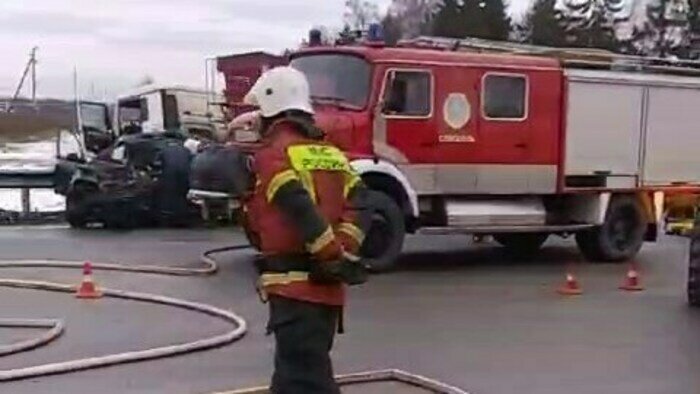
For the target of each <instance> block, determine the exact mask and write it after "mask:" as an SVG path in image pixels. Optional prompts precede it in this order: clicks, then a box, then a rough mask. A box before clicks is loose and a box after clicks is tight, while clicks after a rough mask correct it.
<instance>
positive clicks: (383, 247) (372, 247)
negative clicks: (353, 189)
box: [361, 191, 406, 272]
mask: <svg viewBox="0 0 700 394" xmlns="http://www.w3.org/2000/svg"><path fill="white" fill-rule="evenodd" d="M369 193H370V196H369V198H370V201H371V202H372V206H373V208H374V213H373V215H372V226H371V227H370V230H369V231H368V233H367V236H366V237H365V242H364V244H363V245H362V251H361V253H362V256H363V257H364V258H365V263H366V264H367V266H368V267H369V268H370V270H372V271H374V272H382V271H388V270H390V269H392V268H394V266H395V264H396V260H397V259H398V257H399V254H401V249H402V248H403V240H404V237H405V236H406V224H405V220H404V216H403V212H401V208H399V206H398V205H397V204H396V202H395V201H394V200H393V199H391V197H389V196H387V195H386V194H384V193H382V192H377V191H370V192H369Z"/></svg>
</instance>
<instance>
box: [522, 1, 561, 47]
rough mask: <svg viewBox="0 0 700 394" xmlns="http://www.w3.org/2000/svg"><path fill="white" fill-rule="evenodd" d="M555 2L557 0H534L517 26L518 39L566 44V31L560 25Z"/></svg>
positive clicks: (538, 42) (528, 41)
mask: <svg viewBox="0 0 700 394" xmlns="http://www.w3.org/2000/svg"><path fill="white" fill-rule="evenodd" d="M556 4H557V0H535V2H534V4H533V5H532V7H531V8H530V11H529V12H528V13H527V14H526V15H525V18H524V20H523V22H522V24H521V25H520V26H519V29H520V30H521V40H520V41H523V42H526V43H528V44H534V45H545V46H553V47H561V46H565V45H566V32H565V30H564V28H563V27H562V23H561V19H562V16H561V13H560V11H559V10H557V9H556Z"/></svg>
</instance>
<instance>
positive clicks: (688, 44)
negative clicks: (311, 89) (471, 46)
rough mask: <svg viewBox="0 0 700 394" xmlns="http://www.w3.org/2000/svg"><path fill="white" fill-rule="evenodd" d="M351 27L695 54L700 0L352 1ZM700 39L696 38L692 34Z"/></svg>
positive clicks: (397, 36) (405, 35)
mask: <svg viewBox="0 0 700 394" xmlns="http://www.w3.org/2000/svg"><path fill="white" fill-rule="evenodd" d="M345 20H346V31H349V29H359V28H362V27H365V26H366V25H367V24H368V23H371V22H375V21H376V22H381V23H382V25H383V26H384V32H385V36H386V40H387V42H388V43H389V44H395V43H396V42H398V41H399V40H401V39H410V38H414V37H417V36H420V35H433V36H441V37H448V38H465V37H476V38H484V39H491V40H503V41H514V42H521V43H527V44H534V45H545V46H553V47H585V48H599V49H605V50H609V51H613V52H618V53H626V54H633V55H642V56H655V57H676V58H697V57H698V55H700V47H699V46H700V0H532V2H531V5H530V8H529V10H528V11H527V12H526V13H525V15H522V16H520V17H518V18H513V17H512V16H511V15H510V14H509V13H508V7H507V0H392V3H391V5H390V7H389V9H388V11H387V12H386V14H384V15H381V14H380V12H379V9H378V7H377V6H376V4H375V3H374V2H373V1H370V0H346V15H345ZM695 37H697V39H696V40H694V39H693V38H695Z"/></svg>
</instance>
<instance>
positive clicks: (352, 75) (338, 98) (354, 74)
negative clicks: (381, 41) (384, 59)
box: [291, 54, 370, 109]
mask: <svg viewBox="0 0 700 394" xmlns="http://www.w3.org/2000/svg"><path fill="white" fill-rule="evenodd" d="M291 66H292V67H294V68H296V69H297V70H299V71H301V72H303V73H304V74H306V77H307V78H308V79H309V84H310V85H311V96H312V98H314V99H316V100H318V101H332V102H335V103H337V104H339V105H345V106H348V107H352V108H355V109H362V108H364V106H365V105H366V104H367V96H368V95H369V89H370V66H369V64H368V63H367V62H366V61H365V60H363V59H361V58H359V57H356V56H350V55H338V54H333V55H308V56H302V57H298V58H296V59H294V60H292V62H291Z"/></svg>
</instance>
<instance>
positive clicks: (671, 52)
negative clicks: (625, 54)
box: [630, 0, 698, 57]
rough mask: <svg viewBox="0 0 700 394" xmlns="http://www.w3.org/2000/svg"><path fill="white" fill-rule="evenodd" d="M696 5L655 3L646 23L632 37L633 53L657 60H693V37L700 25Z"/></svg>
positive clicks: (682, 0) (677, 0)
mask: <svg viewBox="0 0 700 394" xmlns="http://www.w3.org/2000/svg"><path fill="white" fill-rule="evenodd" d="M693 3H694V4H693ZM696 5H697V2H692V3H691V2H689V1H688V0H651V1H650V2H649V3H648V4H647V5H646V20H645V21H644V23H643V24H642V25H641V26H638V27H636V28H635V29H634V31H633V33H632V37H631V39H630V48H631V51H632V52H634V53H636V54H639V55H645V56H654V57H668V56H678V57H687V56H689V49H690V34H691V31H692V29H693V24H695V26H696V28H697V23H698V22H697V16H694V15H693V13H694V12H696V11H694V10H695V9H696ZM694 19H695V20H694Z"/></svg>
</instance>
